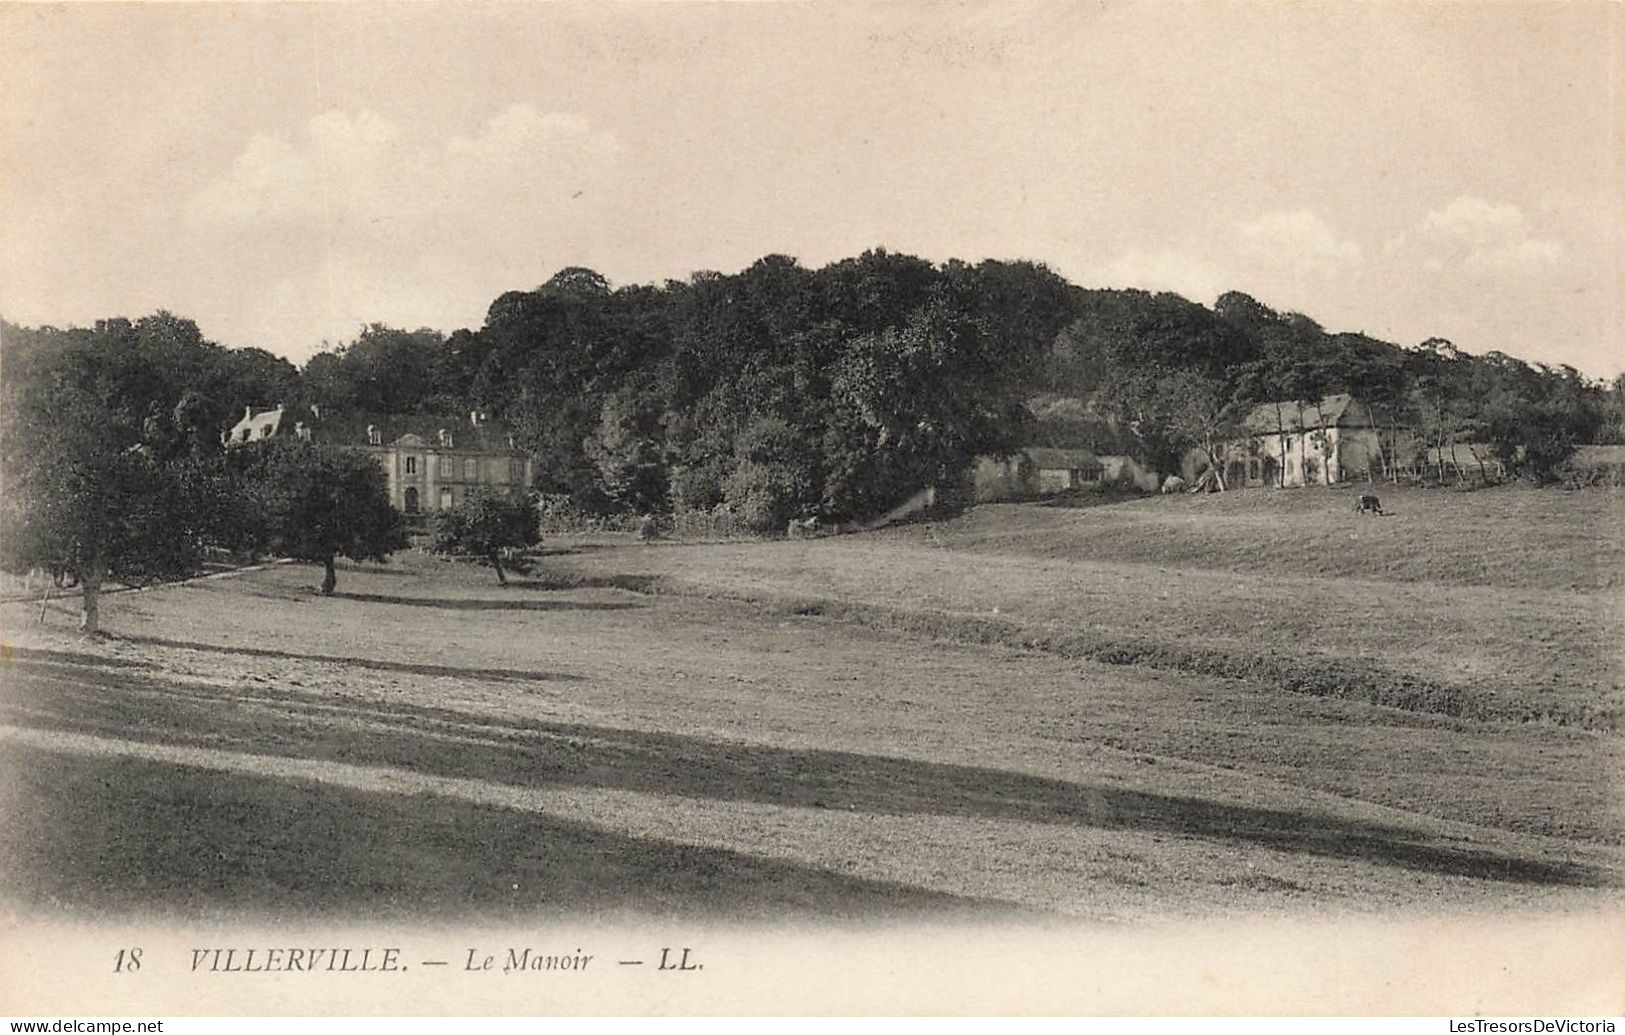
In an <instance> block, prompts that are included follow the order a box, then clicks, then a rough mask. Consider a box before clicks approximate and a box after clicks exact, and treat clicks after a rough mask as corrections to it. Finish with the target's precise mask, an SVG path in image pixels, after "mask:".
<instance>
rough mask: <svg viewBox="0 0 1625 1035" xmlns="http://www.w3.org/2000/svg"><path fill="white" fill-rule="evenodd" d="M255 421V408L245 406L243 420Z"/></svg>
mask: <svg viewBox="0 0 1625 1035" xmlns="http://www.w3.org/2000/svg"><path fill="white" fill-rule="evenodd" d="M253 419H254V407H252V406H244V407H243V420H253Z"/></svg>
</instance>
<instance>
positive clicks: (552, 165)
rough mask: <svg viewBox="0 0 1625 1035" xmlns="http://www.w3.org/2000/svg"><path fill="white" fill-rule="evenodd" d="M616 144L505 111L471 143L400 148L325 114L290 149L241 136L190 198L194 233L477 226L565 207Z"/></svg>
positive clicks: (392, 131)
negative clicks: (501, 214)
mask: <svg viewBox="0 0 1625 1035" xmlns="http://www.w3.org/2000/svg"><path fill="white" fill-rule="evenodd" d="M621 150H622V149H621V145H620V142H619V141H618V140H617V139H616V138H615V136H614V135H613V134H611V133H608V132H606V131H604V130H600V129H596V128H594V127H593V125H592V124H591V122H590V121H589V120H587V119H586V118H584V117H582V116H580V115H575V114H569V113H562V112H546V113H543V112H538V111H536V110H535V109H534V108H532V107H530V106H529V105H525V104H515V105H511V106H509V107H508V108H507V109H505V110H503V111H502V112H500V113H498V114H497V115H496V116H494V117H493V118H491V119H490V121H489V122H487V123H486V125H485V126H484V127H483V128H482V130H481V132H480V133H478V134H477V135H475V136H473V137H463V136H455V137H451V138H450V139H445V140H441V141H434V140H419V141H409V140H408V139H406V137H405V135H404V134H403V132H402V130H401V128H400V127H399V126H397V125H396V124H395V123H393V122H391V121H389V120H388V119H386V118H384V117H383V116H381V115H379V114H378V113H377V112H374V111H370V110H365V109H363V110H360V111H357V112H353V113H352V112H346V111H329V112H324V113H323V114H321V115H318V116H316V117H314V118H312V119H311V120H310V121H309V122H308V123H307V124H306V125H305V127H304V131H303V133H302V134H301V136H300V137H299V138H298V139H295V140H289V139H286V138H284V137H277V136H267V135H263V134H262V135H258V136H255V137H253V138H251V139H250V140H249V141H248V143H247V144H246V145H245V147H244V148H243V151H242V153H241V154H239V155H238V156H237V158H236V160H235V161H234V162H233V163H232V165H231V168H230V169H228V170H226V171H225V172H224V173H223V174H222V175H221V176H219V177H217V178H216V179H215V180H214V181H213V182H211V183H209V184H208V185H207V186H205V187H204V188H203V189H202V190H200V191H199V192H198V193H197V194H196V195H194V196H193V198H192V199H191V202H190V204H189V206H188V216H189V217H190V218H191V220H192V221H193V222H194V224H198V225H203V226H217V227H222V228H242V227H246V226H257V225H262V224H265V223H274V222H281V221H287V220H298V219H301V218H303V219H307V220H309V219H320V220H321V222H322V224H323V226H324V227H325V229H327V230H329V231H331V230H334V229H340V230H342V229H343V227H344V226H345V224H347V223H348V224H376V223H381V222H400V221H403V220H404V221H414V222H415V221H425V220H427V221H436V220H442V221H443V220H444V219H446V218H448V217H469V216H471V215H475V216H477V214H478V213H477V210H478V209H480V208H482V207H484V208H486V209H489V208H490V207H491V206H490V202H491V201H492V200H493V199H495V200H497V201H502V200H509V199H511V198H512V197H513V196H515V195H523V196H524V197H525V198H526V200H527V201H528V202H529V203H531V204H545V203H546V202H548V201H549V200H552V201H555V202H557V201H560V200H566V199H568V198H569V197H570V196H571V195H572V194H573V193H574V192H578V191H582V190H585V189H586V187H587V186H588V185H590V184H591V183H592V182H593V179H594V178H595V177H597V176H602V175H603V174H604V173H605V172H606V171H607V169H608V168H609V167H612V166H613V164H614V163H615V162H616V161H617V160H618V158H619V156H620V153H621Z"/></svg>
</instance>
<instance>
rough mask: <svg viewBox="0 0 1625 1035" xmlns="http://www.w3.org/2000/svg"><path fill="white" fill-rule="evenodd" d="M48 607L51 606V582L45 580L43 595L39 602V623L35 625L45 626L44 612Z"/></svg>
mask: <svg viewBox="0 0 1625 1035" xmlns="http://www.w3.org/2000/svg"><path fill="white" fill-rule="evenodd" d="M50 606H51V580H50V579H46V580H45V595H44V596H43V597H41V598H40V602H39V621H38V622H37V623H36V624H38V625H44V624H45V610H46V608H48V607H50Z"/></svg>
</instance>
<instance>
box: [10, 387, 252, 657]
mask: <svg viewBox="0 0 1625 1035" xmlns="http://www.w3.org/2000/svg"><path fill="white" fill-rule="evenodd" d="M0 425H3V426H0V443H3V446H0V567H3V568H4V569H5V570H7V571H11V572H16V573H25V572H29V571H33V570H36V569H39V570H44V571H45V572H47V573H49V574H50V575H51V576H52V577H53V578H54V579H55V580H56V581H57V582H58V583H59V584H63V585H74V584H76V585H77V586H78V587H79V590H80V599H81V614H80V629H81V630H82V631H83V632H85V633H87V634H90V635H95V634H96V633H98V632H99V631H100V600H101V593H102V588H103V587H104V586H105V585H106V584H107V583H108V582H110V581H113V582H120V583H125V584H139V583H142V582H148V581H153V580H159V579H170V578H179V577H183V576H186V575H190V574H194V573H195V572H197V571H198V569H199V565H200V562H201V560H202V553H203V550H204V548H205V547H206V546H207V545H208V544H209V543H210V542H211V541H222V540H224V539H226V538H228V537H229V532H228V530H227V528H226V522H224V521H223V520H222V517H223V515H224V514H225V513H226V510H227V508H226V506H225V502H226V498H225V495H224V492H223V490H222V482H221V479H220V477H219V469H218V463H217V461H216V458H214V457H209V456H193V455H177V454H176V452H175V451H174V450H173V448H172V447H173V443H174V441H175V436H174V435H173V433H172V432H171V431H170V430H169V429H168V428H166V427H164V423H163V421H162V420H158V421H149V422H142V423H138V422H136V421H135V420H133V419H132V418H131V417H130V416H129V415H128V413H127V409H126V408H114V407H112V406H110V405H109V404H108V400H107V399H104V398H103V397H101V396H100V395H99V394H98V393H97V392H96V391H95V390H93V389H91V388H88V387H87V386H85V385H84V384H82V383H75V378H74V376H73V374H72V373H71V372H70V371H65V370H59V371H57V372H56V375H55V376H54V377H52V378H51V379H49V380H47V381H45V382H35V383H31V384H28V383H25V384H20V385H19V384H8V385H7V387H6V391H5V394H4V398H3V399H0ZM144 435H145V437H143V436H144Z"/></svg>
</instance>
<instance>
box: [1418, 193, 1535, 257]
mask: <svg viewBox="0 0 1625 1035" xmlns="http://www.w3.org/2000/svg"><path fill="white" fill-rule="evenodd" d="M1525 222H1526V220H1525V219H1524V215H1523V212H1522V211H1520V210H1519V208H1518V206H1516V205H1496V204H1493V203H1491V202H1488V201H1485V200H1484V199H1483V198H1475V197H1470V196H1467V195H1463V196H1462V197H1459V198H1456V199H1455V200H1454V201H1452V202H1450V204H1448V205H1446V206H1445V207H1444V208H1441V209H1434V210H1433V211H1432V212H1429V213H1428V214H1427V218H1426V219H1424V220H1423V221H1422V225H1423V226H1424V227H1425V228H1426V229H1428V230H1431V231H1436V232H1439V233H1443V234H1446V235H1448V236H1451V237H1454V238H1457V239H1458V240H1462V241H1465V242H1467V243H1468V244H1472V245H1488V244H1493V243H1495V242H1498V241H1502V240H1505V239H1506V238H1507V237H1509V236H1517V235H1521V234H1522V233H1523V230H1524V224H1525Z"/></svg>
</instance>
